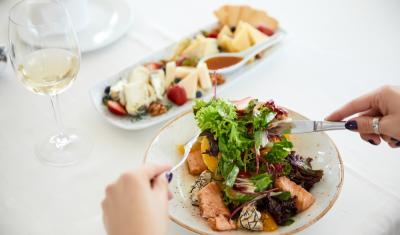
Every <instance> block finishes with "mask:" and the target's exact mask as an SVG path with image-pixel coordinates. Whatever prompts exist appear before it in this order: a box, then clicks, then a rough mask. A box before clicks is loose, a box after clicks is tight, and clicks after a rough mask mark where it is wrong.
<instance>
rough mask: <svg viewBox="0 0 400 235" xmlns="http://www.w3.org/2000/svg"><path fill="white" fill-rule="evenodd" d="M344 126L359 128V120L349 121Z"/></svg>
mask: <svg viewBox="0 0 400 235" xmlns="http://www.w3.org/2000/svg"><path fill="white" fill-rule="evenodd" d="M344 127H346V129H347V130H357V128H358V127H357V122H356V121H354V120H350V121H347V122H346V124H344Z"/></svg>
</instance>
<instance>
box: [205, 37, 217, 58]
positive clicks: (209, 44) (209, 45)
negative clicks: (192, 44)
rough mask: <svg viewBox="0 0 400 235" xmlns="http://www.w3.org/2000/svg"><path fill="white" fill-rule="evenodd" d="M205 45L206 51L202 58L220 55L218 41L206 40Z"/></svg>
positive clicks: (213, 39)
mask: <svg viewBox="0 0 400 235" xmlns="http://www.w3.org/2000/svg"><path fill="white" fill-rule="evenodd" d="M204 43H205V46H204V51H203V54H202V55H201V57H204V56H209V55H214V54H217V53H219V50H218V43H217V39H215V38H206V39H205V41H204Z"/></svg>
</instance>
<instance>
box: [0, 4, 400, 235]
mask: <svg viewBox="0 0 400 235" xmlns="http://www.w3.org/2000/svg"><path fill="white" fill-rule="evenodd" d="M110 1H112V0H110ZM242 2H245V1H242ZM247 2H250V3H251V4H252V5H254V6H258V7H262V8H265V9H268V11H269V13H270V14H271V15H273V16H276V17H277V18H278V19H279V20H280V22H281V25H282V27H284V28H285V29H286V30H287V31H288V32H289V36H288V38H287V40H286V41H285V42H284V43H283V45H282V47H281V48H280V49H279V50H278V51H277V52H276V53H274V54H273V55H272V56H271V57H269V58H268V59H266V60H265V62H264V63H263V65H261V66H258V67H257V68H255V69H254V70H252V71H251V72H249V73H248V74H246V75H245V77H244V78H243V79H242V80H241V81H240V82H239V83H237V84H235V85H234V86H233V87H231V88H230V89H229V90H226V91H225V92H223V93H221V96H223V97H229V98H232V99H235V98H240V97H244V96H248V95H250V94H251V95H253V96H255V97H258V98H260V99H269V98H273V99H275V100H276V102H277V103H278V104H280V105H283V106H286V107H289V108H292V109H294V110H296V111H298V112H300V113H302V114H304V115H306V116H308V117H310V118H313V119H322V118H323V117H325V116H326V115H327V114H329V113H330V112H331V111H333V110H334V109H336V108H337V107H339V106H340V105H342V104H343V103H344V102H346V101H348V100H349V99H351V98H353V97H355V96H357V95H359V94H361V93H364V92H366V91H369V90H371V89H373V88H376V87H378V86H381V85H383V84H396V83H397V84H399V83H400V43H399V42H400V14H399V12H400V1H398V0H387V1H379V0H352V1H347V0H336V1H321V0H307V1H296V0H293V1H288V0H280V1H261V0H260V1H247ZM11 3H12V1H4V0H3V1H0V43H2V42H6V39H7V12H8V8H9V6H10V5H11ZM222 3H223V2H222V1H212V0H202V1H177V0H175V1H171V0H170V1H156V0H146V1H132V5H133V8H134V10H135V23H134V25H133V26H132V28H131V30H130V32H129V33H128V34H127V35H126V36H124V37H123V38H122V39H121V40H119V41H117V42H116V43H115V44H113V45H111V46H109V47H107V48H104V49H101V50H98V51H95V52H92V53H89V54H84V55H83V62H82V66H81V71H80V73H79V76H78V79H77V81H76V83H75V84H74V85H73V86H72V88H71V89H70V90H68V91H67V92H65V93H64V94H62V95H61V102H62V111H63V117H64V120H65V122H66V123H67V125H68V126H72V127H76V128H80V129H82V130H84V131H86V132H87V133H89V134H90V136H91V138H92V140H93V141H94V148H93V151H92V154H91V156H90V158H89V159H88V160H87V161H85V162H84V163H82V164H80V165H77V166H74V167H68V168H53V167H48V166H44V165H42V164H41V163H39V161H38V160H37V159H36V158H35V156H34V154H33V144H34V142H35V140H36V139H37V138H38V137H39V136H41V135H42V134H44V133H47V132H49V131H51V130H54V128H55V125H54V120H53V116H52V113H51V110H50V105H49V101H48V98H47V97H41V96H37V95H33V94H32V93H30V92H29V91H27V90H25V89H24V88H23V87H22V85H21V84H19V82H18V81H17V80H16V79H15V76H14V74H13V72H12V70H11V69H10V68H7V70H6V71H5V72H3V74H2V75H0V107H1V111H0V234H1V235H26V234H29V235H54V234H57V235H62V234H66V235H71V234H74V235H81V234H82V235H95V234H96V235H99V234H100V235H101V234H105V232H104V230H103V226H102V219H101V207H100V202H101V200H102V199H103V197H104V188H105V186H106V185H107V184H108V183H109V182H111V181H113V180H114V179H116V177H117V176H118V175H119V174H121V172H123V171H125V170H129V169H132V168H134V167H135V166H138V165H139V164H140V163H141V161H142V158H143V154H144V151H145V148H146V146H147V145H148V144H149V143H150V141H151V139H152V137H153V136H154V135H155V134H156V133H157V131H158V130H159V128H160V127H161V125H158V126H155V127H152V128H149V129H146V130H141V131H125V130H121V129H118V128H115V127H113V126H111V125H109V124H108V123H106V122H105V121H104V120H103V119H102V118H101V117H100V116H99V114H98V113H97V112H96V111H95V109H94V108H93V106H92V104H91V101H90V99H89V95H88V89H89V88H90V87H91V86H92V85H93V84H94V83H96V82H97V81H99V80H101V79H105V78H107V77H108V76H110V75H112V74H115V73H117V72H118V71H120V70H121V69H123V68H124V67H126V66H128V65H130V64H132V63H134V62H135V61H137V60H138V59H140V58H141V57H143V56H145V55H147V54H149V53H151V52H152V51H155V50H157V49H159V48H161V47H163V46H165V45H167V44H169V43H171V40H174V39H178V38H180V37H182V36H184V35H186V34H187V33H189V32H192V31H194V30H196V29H198V28H200V27H202V26H204V25H207V24H209V23H211V22H212V21H213V20H214V18H213V16H212V14H211V12H212V11H213V10H214V9H216V8H217V7H218V6H219V5H221V4H222ZM329 135H330V136H331V137H332V138H333V140H334V141H335V143H336V144H337V147H338V149H339V150H340V153H341V155H342V158H343V160H344V165H345V179H344V185H343V189H342V192H341V194H340V196H339V199H338V200H337V202H336V204H335V205H334V206H333V208H332V209H331V210H330V211H329V212H328V214H327V215H326V216H324V217H323V218H322V219H321V220H320V221H318V222H317V223H316V224H314V225H313V226H311V227H310V228H308V229H307V230H305V231H303V232H301V234H312V235H313V234H364V235H369V234H399V233H400V184H399V183H398V180H399V179H400V171H399V167H400V156H399V153H400V151H399V149H397V150H392V149H390V148H388V147H387V146H386V145H381V146H379V147H375V146H372V145H370V144H369V143H366V142H364V141H361V140H360V139H359V137H358V135H356V134H354V133H350V132H346V131H343V132H332V133H329ZM170 225H171V226H170V229H169V234H171V235H172V234H192V233H191V232H189V231H187V230H185V229H183V228H180V227H179V226H177V225H175V224H173V223H172V222H171V224H170Z"/></svg>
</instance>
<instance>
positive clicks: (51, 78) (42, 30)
mask: <svg viewBox="0 0 400 235" xmlns="http://www.w3.org/2000/svg"><path fill="white" fill-rule="evenodd" d="M8 36H9V57H10V61H11V64H12V67H13V69H14V71H15V73H16V74H17V77H18V78H19V80H20V81H21V82H22V84H23V85H24V86H25V87H26V88H27V89H28V90H30V91H32V92H33V93H36V94H39V95H48V96H49V97H50V101H51V107H52V109H53V112H54V116H55V119H56V122H57V126H58V131H57V132H56V133H53V134H50V135H48V136H46V137H45V138H44V139H43V140H40V141H38V143H36V145H35V154H36V156H37V157H38V158H39V160H41V161H43V162H44V163H46V164H50V165H53V166H67V165H73V164H75V163H77V162H79V161H80V160H82V159H84V158H85V157H87V156H88V155H89V153H90V150H91V147H92V144H91V142H90V141H89V140H88V139H87V137H85V136H84V135H83V134H81V133H78V130H67V129H65V128H64V126H63V123H62V117H61V114H60V108H59V102H58V97H57V96H58V94H60V93H62V92H63V91H65V90H66V89H67V88H69V87H70V86H71V85H72V83H73V81H74V80H75V79H76V76H77V74H78V71H79V66H80V60H81V58H80V50H79V46H78V41H77V35H76V32H75V30H74V28H73V26H72V22H71V19H70V17H69V14H68V12H67V10H66V9H65V8H64V7H63V5H62V4H61V3H60V2H59V1H57V0H23V1H20V2H18V3H17V4H16V5H14V6H13V7H12V8H11V10H10V13H9V29H8Z"/></svg>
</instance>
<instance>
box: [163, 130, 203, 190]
mask: <svg viewBox="0 0 400 235" xmlns="http://www.w3.org/2000/svg"><path fill="white" fill-rule="evenodd" d="M200 133H201V132H200V130H198V131H197V132H196V134H195V135H194V136H193V137H192V138H191V139H190V140H189V141H188V142H186V144H185V145H184V149H185V152H184V154H183V157H182V160H181V161H180V162H179V163H178V164H176V165H175V166H174V167H172V169H171V170H170V171H169V172H167V173H165V176H166V177H167V180H168V182H171V180H172V176H173V174H172V172H174V171H175V170H176V169H178V168H179V167H181V166H182V165H183V163H184V162H185V161H186V159H187V158H188V156H189V153H190V150H191V149H192V146H193V144H194V143H196V141H197V139H198V138H199V136H200Z"/></svg>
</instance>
